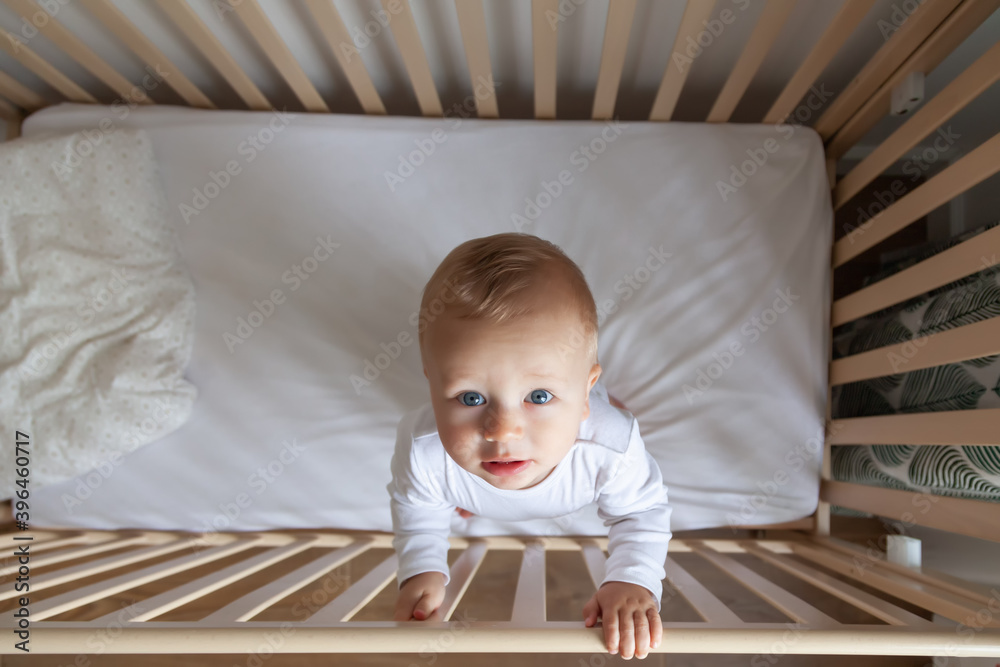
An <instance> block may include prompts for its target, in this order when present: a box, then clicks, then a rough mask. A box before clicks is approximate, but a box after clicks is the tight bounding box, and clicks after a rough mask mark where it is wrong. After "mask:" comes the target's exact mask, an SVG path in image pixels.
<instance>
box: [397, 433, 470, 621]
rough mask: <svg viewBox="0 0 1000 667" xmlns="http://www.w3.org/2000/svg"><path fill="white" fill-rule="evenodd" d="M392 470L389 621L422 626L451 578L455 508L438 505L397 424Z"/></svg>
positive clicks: (409, 441)
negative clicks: (394, 563) (395, 564)
mask: <svg viewBox="0 0 1000 667" xmlns="http://www.w3.org/2000/svg"><path fill="white" fill-rule="evenodd" d="M404 421H405V420H404ZM391 467H392V481H391V482H390V483H389V485H388V486H387V487H386V489H387V490H388V492H389V498H390V500H389V507H390V510H391V512H392V529H393V539H392V546H393V548H394V549H395V550H396V557H397V558H398V560H399V568H398V571H397V575H396V579H397V582H398V584H399V597H398V598H397V601H396V611H395V613H394V619H395V620H402V621H408V620H411V618H416V619H417V620H425V619H428V618H432V616H433V615H434V612H435V611H436V610H437V609H438V607H440V605H441V602H442V601H443V600H444V588H445V586H446V585H447V584H448V581H449V580H450V578H451V577H450V574H449V570H448V547H449V543H448V534H449V532H450V531H451V516H452V514H453V513H454V511H455V507H454V505H451V504H449V503H447V502H446V501H445V500H443V498H442V494H441V493H440V489H438V488H437V487H436V485H435V484H433V482H432V478H431V476H428V475H427V474H426V471H424V470H421V466H420V463H419V461H417V460H416V457H415V456H414V453H413V439H412V437H411V436H410V431H408V430H407V429H406V428H405V427H404V424H402V423H401V424H400V431H399V434H398V438H397V441H396V450H395V452H394V453H393V456H392V464H391Z"/></svg>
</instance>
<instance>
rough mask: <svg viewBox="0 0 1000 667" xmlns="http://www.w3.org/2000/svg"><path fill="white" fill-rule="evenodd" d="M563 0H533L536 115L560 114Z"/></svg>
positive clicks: (547, 116)
mask: <svg viewBox="0 0 1000 667" xmlns="http://www.w3.org/2000/svg"><path fill="white" fill-rule="evenodd" d="M558 15H559V0H531V48H532V51H531V56H532V62H533V63H534V72H535V118H544V119H553V118H555V117H556V53H557V48H556V47H557V44H558V41H557V40H558V35H559V32H558V29H559V23H558V22H556V23H555V24H553V25H550V22H549V19H548V18H547V17H548V16H558Z"/></svg>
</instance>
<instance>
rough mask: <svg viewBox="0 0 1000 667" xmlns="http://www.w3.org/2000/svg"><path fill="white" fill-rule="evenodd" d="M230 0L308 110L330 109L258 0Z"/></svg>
mask: <svg viewBox="0 0 1000 667" xmlns="http://www.w3.org/2000/svg"><path fill="white" fill-rule="evenodd" d="M228 2H229V6H230V7H232V8H233V9H235V10H236V13H237V14H238V15H239V17H240V20H242V21H243V25H245V26H246V27H247V30H249V31H250V34H251V35H253V38H254V39H255V40H256V41H257V44H258V45H259V46H260V48H261V50H263V51H264V55H266V56H267V58H268V60H270V61H271V63H272V64H273V65H274V67H275V68H276V69H277V70H278V72H280V73H281V76H283V77H284V78H285V82H286V83H287V84H288V85H289V87H290V88H291V89H292V92H294V93H295V96H296V97H297V98H299V101H300V102H302V105H303V106H304V107H305V108H306V110H307V111H320V112H326V113H329V112H330V107H328V106H327V105H326V102H324V101H323V98H322V97H320V94H319V92H317V91H316V88H315V87H314V86H313V85H312V82H311V81H310V80H309V77H307V76H306V73H305V72H303V71H302V67H301V66H299V63H298V62H297V61H296V60H295V56H294V55H292V52H291V51H290V50H289V49H288V46H287V45H286V44H285V42H284V41H283V40H282V39H281V35H279V34H278V31H277V30H276V29H275V28H274V25H273V24H272V23H271V20H270V19H269V18H267V14H265V13H264V10H263V9H261V8H260V4H258V2H257V0H228Z"/></svg>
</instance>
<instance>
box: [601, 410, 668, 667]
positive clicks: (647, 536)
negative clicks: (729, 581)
mask: <svg viewBox="0 0 1000 667" xmlns="http://www.w3.org/2000/svg"><path fill="white" fill-rule="evenodd" d="M597 503H598V510H597V514H598V516H599V517H600V518H601V520H603V521H604V524H605V525H606V526H610V530H609V532H608V554H609V555H608V561H607V564H606V574H605V576H604V581H603V582H602V585H601V587H600V589H599V590H598V592H597V593H596V594H595V595H594V597H593V598H592V599H591V601H590V602H588V603H587V606H586V607H585V608H584V616H585V618H586V621H587V625H588V626H590V625H591V624H592V623H594V622H596V619H597V616H598V615H600V616H601V617H602V619H603V620H602V624H603V626H604V635H605V641H606V642H607V646H608V650H609V651H610V652H612V653H614V652H616V651H617V650H618V647H619V646H621V655H622V657H626V658H628V657H631V656H632V654H633V651H634V653H635V655H637V656H638V657H640V658H642V657H645V655H646V650H647V648H648V646H650V645H652V646H653V647H655V646H656V645H657V644H658V643H659V641H660V637H661V636H662V632H663V629H662V623H661V622H660V616H659V611H660V597H661V595H662V593H663V584H662V581H663V578H664V577H665V576H666V571H665V570H664V569H663V564H664V561H665V560H666V557H667V545H668V543H669V542H670V538H671V537H672V534H671V532H670V514H671V508H670V506H669V505H668V504H667V490H666V487H664V486H663V477H662V475H661V474H660V468H659V466H658V465H657V464H656V461H655V460H654V459H653V457H652V456H650V455H649V453H648V452H646V448H645V446H644V445H643V443H642V439H641V438H640V436H639V429H638V424H637V423H636V422H635V421H634V420H633V422H632V434H631V437H630V440H629V445H628V449H627V450H626V453H625V456H624V457H623V458H622V459H621V460H620V463H619V466H618V468H617V469H616V470H613V471H612V473H611V475H610V476H609V479H608V480H607V482H606V483H605V484H604V485H603V487H602V488H601V490H600V493H599V495H598V500H597Z"/></svg>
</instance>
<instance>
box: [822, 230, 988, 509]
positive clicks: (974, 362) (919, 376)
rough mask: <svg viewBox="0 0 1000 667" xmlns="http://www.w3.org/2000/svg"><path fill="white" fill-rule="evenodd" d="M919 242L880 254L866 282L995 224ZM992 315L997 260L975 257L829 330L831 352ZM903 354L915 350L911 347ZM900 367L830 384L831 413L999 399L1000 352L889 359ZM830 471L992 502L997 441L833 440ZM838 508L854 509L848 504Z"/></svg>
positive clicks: (928, 408) (978, 406)
mask: <svg viewBox="0 0 1000 667" xmlns="http://www.w3.org/2000/svg"><path fill="white" fill-rule="evenodd" d="M997 224H1000V222H995V223H993V224H991V225H988V226H985V227H982V228H980V229H978V230H975V231H973V232H970V233H968V234H964V235H962V236H959V237H956V238H953V239H950V240H949V241H947V242H944V243H937V244H925V245H924V246H920V247H918V248H916V249H913V250H912V251H911V252H909V253H908V254H907V255H906V256H905V257H902V258H897V259H896V260H895V261H893V262H891V263H886V264H885V265H884V266H883V268H882V270H881V271H879V272H878V273H877V274H876V275H874V276H871V277H870V278H869V279H868V281H867V284H871V283H873V282H877V281H879V280H882V279H884V278H886V277H888V276H890V275H892V274H894V273H896V272H898V271H901V270H903V269H906V268H909V267H910V266H913V265H914V264H916V263H918V262H920V261H922V260H923V259H926V258H927V257H930V256H931V255H934V254H937V253H938V252H941V251H943V250H945V249H947V248H949V247H951V246H954V245H956V244H958V243H961V242H963V241H965V240H967V239H969V238H972V237H973V236H975V235H977V234H980V233H982V232H983V231H986V230H987V229H990V228H992V227H995V226H996V225H997ZM997 316H1000V264H998V263H997V258H995V257H992V258H987V257H984V258H983V262H982V268H981V269H980V271H978V272H977V273H974V274H972V275H971V276H967V277H966V278H963V279H961V280H958V281H955V282H953V283H950V284H948V285H944V286H942V287H940V288H938V289H936V290H934V291H932V292H930V293H928V294H924V295H920V296H918V297H915V298H913V299H910V300H909V301H906V302H904V303H901V304H898V305H896V306H893V307H891V308H887V309H884V310H882V311H879V312H877V313H873V314H871V315H869V316H868V317H865V318H862V319H860V320H856V321H854V322H851V323H849V324H847V325H844V326H842V327H839V328H838V329H837V330H835V331H834V358H840V357H843V356H848V355H852V354H858V353H861V352H866V351H868V350H872V349H876V348H879V347H884V346H886V345H893V344H898V343H903V342H906V341H908V340H912V339H914V338H917V337H919V336H925V335H928V334H932V333H937V332H941V331H946V330H949V329H954V328H957V327H961V326H966V325H968V324H973V323H975V322H980V321H983V320H986V319H989V318H991V317H997ZM913 350H914V352H913V354H911V355H910V358H917V357H918V355H919V354H920V352H919V348H913ZM894 361H895V363H896V369H897V370H899V371H900V372H898V373H896V374H894V375H889V376H885V377H880V378H873V379H871V380H865V381H861V382H852V383H849V384H845V385H840V386H837V387H834V388H833V396H832V399H833V405H832V413H833V416H834V418H846V417H866V416H874V415H884V414H902V413H916V412H933V411H940V410H982V409H990V408H1000V355H993V356H990V357H983V358H981V359H970V360H968V361H963V362H960V363H953V364H946V365H944V366H936V367H933V368H925V369H920V370H915V371H908V370H907V368H906V366H907V363H908V359H907V358H906V356H905V355H904V356H903V357H900V358H897V359H895V360H894ZM831 464H832V473H833V478H834V479H836V480H841V481H847V482H856V483H859V484H869V485H874V486H881V487H886V488H893V489H907V490H911V491H919V492H926V493H933V494H937V495H942V496H953V497H959V498H972V499H977V500H985V501H991V502H1000V447H992V446H990V447H975V446H968V447H954V446H922V447H917V446H913V445H906V444H899V445H847V446H835V447H834V448H833V455H832V459H831ZM841 513H845V514H856V513H855V512H851V511H848V510H843V511H842V512H841Z"/></svg>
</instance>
